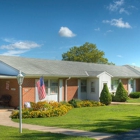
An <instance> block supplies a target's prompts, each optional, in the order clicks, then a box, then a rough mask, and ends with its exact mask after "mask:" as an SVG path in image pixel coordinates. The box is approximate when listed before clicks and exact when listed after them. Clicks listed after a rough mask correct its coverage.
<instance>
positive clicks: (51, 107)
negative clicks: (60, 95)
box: [11, 102, 72, 119]
mask: <svg viewBox="0 0 140 140" xmlns="http://www.w3.org/2000/svg"><path fill="white" fill-rule="evenodd" d="M32 105H33V107H34V108H33V109H28V108H25V109H23V110H22V118H46V117H57V116H62V115H65V114H66V113H67V112H68V111H69V110H71V109H72V105H70V104H68V103H67V104H62V103H58V102H50V103H47V102H38V103H32ZM45 107H46V108H45ZM37 108H38V110H37ZM11 118H15V119H16V118H17V119H18V118H19V110H14V111H13V112H12V114H11Z"/></svg>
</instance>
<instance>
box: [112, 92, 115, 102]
mask: <svg viewBox="0 0 140 140" xmlns="http://www.w3.org/2000/svg"><path fill="white" fill-rule="evenodd" d="M111 96H112V101H113V102H115V101H116V99H115V95H114V94H111Z"/></svg>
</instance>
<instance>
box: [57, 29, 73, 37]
mask: <svg viewBox="0 0 140 140" xmlns="http://www.w3.org/2000/svg"><path fill="white" fill-rule="evenodd" d="M58 33H59V35H60V36H62V37H74V36H76V34H74V33H73V32H72V31H71V30H70V29H69V28H68V27H61V28H60V30H59V32H58Z"/></svg>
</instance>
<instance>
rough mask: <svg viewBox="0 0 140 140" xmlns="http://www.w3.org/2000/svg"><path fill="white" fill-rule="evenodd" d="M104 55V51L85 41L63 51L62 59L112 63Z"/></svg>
mask: <svg viewBox="0 0 140 140" xmlns="http://www.w3.org/2000/svg"><path fill="white" fill-rule="evenodd" d="M104 55H105V53H104V52H103V51H100V50H98V49H97V47H96V45H95V44H92V43H88V42H86V43H85V44H84V45H82V46H80V47H76V46H74V47H72V48H70V50H69V51H68V52H66V53H63V54H62V60H65V61H78V62H88V63H101V64H112V65H114V64H113V63H112V62H111V63H109V62H108V59H107V58H105V57H104Z"/></svg>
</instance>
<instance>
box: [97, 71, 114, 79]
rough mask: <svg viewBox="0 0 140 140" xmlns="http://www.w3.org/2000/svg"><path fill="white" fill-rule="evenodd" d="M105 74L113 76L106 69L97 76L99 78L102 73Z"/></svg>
mask: <svg viewBox="0 0 140 140" xmlns="http://www.w3.org/2000/svg"><path fill="white" fill-rule="evenodd" d="M103 74H107V75H109V76H110V77H113V76H112V75H111V74H109V73H108V72H106V71H104V72H102V73H100V74H99V75H97V77H98V78H99V77H100V76H101V75H103Z"/></svg>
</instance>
